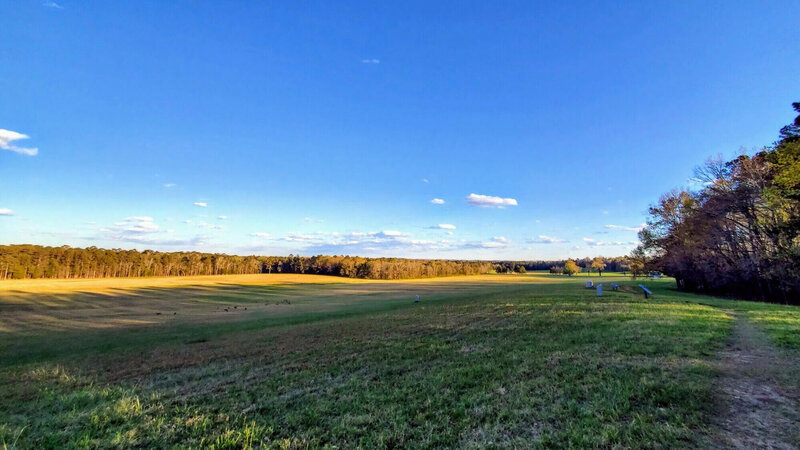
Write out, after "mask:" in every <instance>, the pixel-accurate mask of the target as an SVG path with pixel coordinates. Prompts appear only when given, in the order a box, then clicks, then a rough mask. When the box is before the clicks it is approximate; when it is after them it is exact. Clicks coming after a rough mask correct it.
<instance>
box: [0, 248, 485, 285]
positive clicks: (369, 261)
mask: <svg viewBox="0 0 800 450" xmlns="http://www.w3.org/2000/svg"><path fill="white" fill-rule="evenodd" d="M492 270H494V266H493V264H492V263H490V262H485V261H448V260H417V259H402V258H361V257H353V256H311V257H302V256H294V255H289V256H288V257H274V256H235V255H226V254H220V253H213V254H212V253H199V252H157V251H152V250H145V251H141V252H140V251H136V250H118V249H114V250H106V249H101V248H96V247H89V248H72V247H67V246H64V247H43V246H40V245H3V246H0V279H5V278H15V279H19V278H108V277H148V276H189V275H226V274H248V273H250V274H251V273H308V274H318V275H336V276H342V277H350V278H371V279H382V280H394V279H402V278H426V277H443V276H451V275H475V274H480V273H486V272H490V271H492Z"/></svg>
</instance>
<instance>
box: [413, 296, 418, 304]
mask: <svg viewBox="0 0 800 450" xmlns="http://www.w3.org/2000/svg"><path fill="white" fill-rule="evenodd" d="M414 303H419V295H415V296H414Z"/></svg>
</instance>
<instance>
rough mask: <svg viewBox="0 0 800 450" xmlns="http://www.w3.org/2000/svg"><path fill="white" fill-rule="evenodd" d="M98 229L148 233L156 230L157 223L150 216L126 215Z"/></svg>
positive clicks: (113, 231) (111, 231) (112, 231)
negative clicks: (111, 224)
mask: <svg viewBox="0 0 800 450" xmlns="http://www.w3.org/2000/svg"><path fill="white" fill-rule="evenodd" d="M100 231H103V232H110V233H131V234H148V233H156V232H158V225H156V223H155V222H154V221H153V218H152V217H149V216H135V217H126V218H124V219H122V220H121V221H119V222H115V223H114V225H113V226H110V227H103V228H101V229H100Z"/></svg>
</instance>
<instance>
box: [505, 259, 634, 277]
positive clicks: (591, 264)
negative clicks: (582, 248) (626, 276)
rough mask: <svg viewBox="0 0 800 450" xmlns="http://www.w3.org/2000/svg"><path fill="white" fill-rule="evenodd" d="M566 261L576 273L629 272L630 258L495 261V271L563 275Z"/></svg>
mask: <svg viewBox="0 0 800 450" xmlns="http://www.w3.org/2000/svg"><path fill="white" fill-rule="evenodd" d="M568 261H572V262H573V263H575V265H576V267H577V269H576V272H575V273H577V272H581V271H583V272H587V273H592V272H598V274H599V273H602V272H606V271H608V272H622V273H627V272H629V271H630V257H628V256H615V257H611V258H609V257H604V256H598V257H594V258H579V259H569V260H564V259H560V260H550V261H495V262H494V265H495V271H496V272H497V273H510V272H516V273H525V272H529V271H543V270H544V271H549V272H550V273H557V274H561V273H564V266H565V265H566V263H567V262H568Z"/></svg>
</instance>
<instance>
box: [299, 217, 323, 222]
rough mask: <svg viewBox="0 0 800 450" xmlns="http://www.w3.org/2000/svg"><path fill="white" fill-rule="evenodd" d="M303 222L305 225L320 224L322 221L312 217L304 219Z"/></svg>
mask: <svg viewBox="0 0 800 450" xmlns="http://www.w3.org/2000/svg"><path fill="white" fill-rule="evenodd" d="M303 222H305V223H322V222H324V220H322V219H315V218H313V217H304V218H303Z"/></svg>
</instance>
